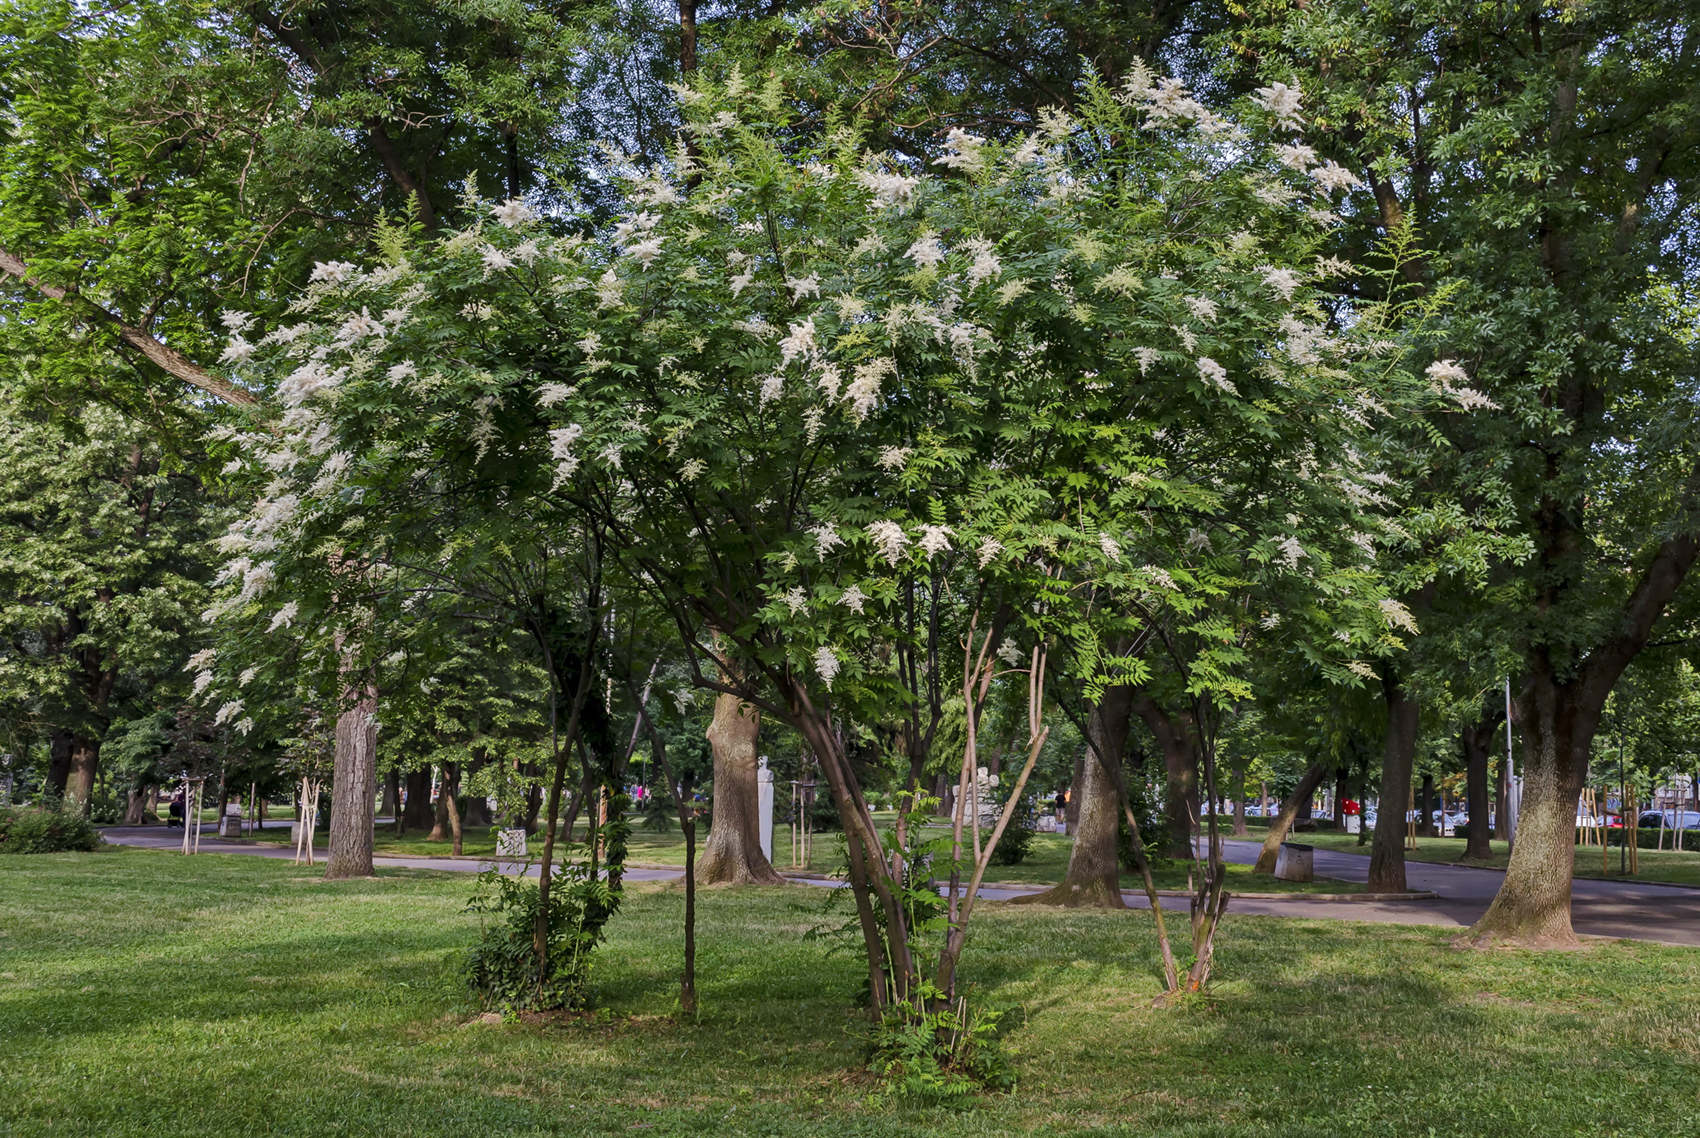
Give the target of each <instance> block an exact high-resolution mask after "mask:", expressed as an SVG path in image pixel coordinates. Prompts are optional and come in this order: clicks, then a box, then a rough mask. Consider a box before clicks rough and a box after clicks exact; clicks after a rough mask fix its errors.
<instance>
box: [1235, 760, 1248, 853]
mask: <svg viewBox="0 0 1700 1138" xmlns="http://www.w3.org/2000/svg"><path fill="white" fill-rule="evenodd" d="M1231 836H1232V837H1236V838H1248V837H1250V836H1251V831H1250V830H1247V829H1246V825H1245V771H1243V770H1239V771H1235V772H1234V829H1233V833H1232V835H1231Z"/></svg>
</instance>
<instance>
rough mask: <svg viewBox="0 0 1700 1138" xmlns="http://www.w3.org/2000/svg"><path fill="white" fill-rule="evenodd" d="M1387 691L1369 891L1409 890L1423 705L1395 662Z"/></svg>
mask: <svg viewBox="0 0 1700 1138" xmlns="http://www.w3.org/2000/svg"><path fill="white" fill-rule="evenodd" d="M1381 691H1382V695H1383V697H1384V698H1385V699H1386V701H1387V734H1386V736H1385V739H1384V741H1383V744H1382V751H1381V805H1380V807H1379V809H1378V811H1377V814H1376V819H1375V840H1374V841H1373V842H1372V843H1371V844H1370V850H1369V891H1370V892H1371V893H1403V892H1405V889H1406V886H1405V813H1406V810H1407V808H1408V805H1409V802H1410V793H1411V767H1412V765H1413V763H1414V762H1415V761H1416V755H1417V717H1418V712H1419V711H1420V707H1419V705H1418V703H1417V700H1416V697H1415V696H1413V695H1412V694H1411V692H1410V689H1409V688H1408V687H1407V686H1406V683H1405V679H1404V677H1402V676H1400V675H1399V674H1398V672H1396V671H1395V670H1394V666H1393V665H1392V664H1391V663H1389V664H1388V665H1387V674H1386V675H1385V676H1384V677H1382V681H1381Z"/></svg>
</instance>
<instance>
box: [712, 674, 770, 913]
mask: <svg viewBox="0 0 1700 1138" xmlns="http://www.w3.org/2000/svg"><path fill="white" fill-rule="evenodd" d="M760 735H761V713H760V712H759V711H757V710H756V708H755V707H754V706H753V705H751V704H748V703H744V702H742V701H741V700H739V699H738V697H737V696H733V695H725V694H722V695H720V696H718V697H716V698H715V701H714V718H713V720H712V721H711V722H710V723H709V725H708V745H709V748H710V749H711V750H712V751H713V752H714V811H713V814H712V815H711V823H710V826H709V831H708V841H706V842H704V843H703V851H702V861H701V863H700V864H699V865H698V866H697V869H696V881H697V883H698V884H700V885H783V884H785V879H784V878H783V877H781V876H779V874H778V873H777V872H776V871H775V870H774V868H773V866H772V865H770V864H769V863H768V860H767V855H766V854H764V853H762V851H761V819H760V817H759V812H758V810H757V805H758V797H757V791H756V751H757V743H758V740H759V738H760Z"/></svg>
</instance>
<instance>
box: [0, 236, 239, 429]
mask: <svg viewBox="0 0 1700 1138" xmlns="http://www.w3.org/2000/svg"><path fill="white" fill-rule="evenodd" d="M0 272H4V273H6V274H7V275H8V276H11V277H15V278H17V279H18V280H19V281H21V282H23V283H24V284H25V285H27V286H29V287H30V288H32V289H34V290H35V291H37V292H39V293H41V294H42V295H43V296H45V297H48V298H49V299H51V300H57V301H60V302H62V303H64V304H67V305H69V304H72V303H76V304H78V305H80V306H81V307H82V309H83V311H84V312H85V313H86V314H87V315H88V316H90V317H92V318H93V319H94V320H95V321H96V322H98V323H102V324H107V325H110V326H111V327H113V328H115V329H117V331H118V338H119V339H120V340H122V341H124V343H126V344H128V345H130V346H131V347H132V348H135V349H136V350H137V351H139V352H141V353H142V355H144V356H146V357H147V358H148V359H149V360H151V361H152V362H153V363H154V364H155V365H157V366H158V367H159V368H160V369H162V370H163V371H165V372H167V373H169V374H171V375H173V376H175V377H176V378H178V379H180V380H182V381H183V382H184V383H187V384H188V385H189V386H190V387H198V388H200V389H201V390H202V391H205V392H206V393H207V394H208V395H212V396H215V397H217V398H219V399H222V400H224V401H225V402H226V403H233V404H235V405H237V406H240V407H246V406H251V405H252V404H253V403H254V402H255V398H254V397H253V396H252V395H250V394H248V393H247V392H246V391H243V390H241V389H240V388H236V387H232V386H231V385H230V384H228V383H226V382H225V381H224V380H222V379H220V378H218V376H216V375H213V374H212V373H210V372H207V371H203V370H202V369H201V368H199V367H197V366H196V365H195V364H194V363H193V362H192V361H191V360H190V359H189V357H188V356H185V355H184V354H183V353H182V352H180V351H178V350H177V349H176V348H173V347H171V346H170V345H169V344H162V343H160V342H159V341H158V340H156V339H154V338H153V337H152V336H150V335H148V334H147V333H146V332H144V331H142V330H141V329H140V328H137V327H136V326H135V325H133V324H127V323H125V322H124V319H123V318H122V317H121V316H119V315H118V314H117V313H115V312H109V311H107V310H106V309H104V308H102V307H101V306H100V305H98V304H95V303H94V302H93V301H91V300H89V299H87V298H86V297H82V296H72V295H71V294H70V293H68V292H67V291H66V290H65V289H62V288H58V287H57V286H54V285H50V284H46V283H45V282H43V281H40V280H37V279H36V278H35V277H32V276H30V273H29V266H27V265H26V264H24V261H23V258H21V257H18V256H15V255H14V254H12V253H9V252H7V251H6V250H5V249H0Z"/></svg>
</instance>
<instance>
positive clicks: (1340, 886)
mask: <svg viewBox="0 0 1700 1138" xmlns="http://www.w3.org/2000/svg"><path fill="white" fill-rule="evenodd" d="M875 821H876V824H878V825H879V826H880V828H881V829H882V830H883V829H884V828H886V827H887V826H889V825H891V824H892V818H891V817H890V816H889V815H887V814H885V813H883V812H882V813H881V814H878V815H876V817H875ZM583 832H584V831H583V830H582V828H581V829H580V830H579V834H580V836H582V835H583ZM927 833H928V834H929V835H935V834H937V835H945V834H948V833H949V831H948V829H947V828H945V827H942V826H940V827H928V828H927ZM256 836H257V837H258V838H260V839H261V840H264V841H268V842H276V843H283V844H287V843H288V841H289V831H287V830H284V829H282V828H279V829H276V830H262V831H260V832H259V834H257V835H256ZM426 837H427V834H426V833H423V832H420V831H409V832H408V833H407V834H404V835H403V836H401V837H399V838H398V837H396V836H395V834H394V832H393V831H392V830H390V828H389V827H388V826H380V827H379V828H378V832H377V835H376V838H375V841H374V845H373V850H374V852H376V853H378V854H379V855H382V856H389V857H448V856H450V855H449V848H450V847H449V844H448V843H447V842H431V841H426ZM323 841H324V836H323V835H322V834H321V835H320V843H321V844H323ZM1072 844H1073V840H1072V839H1071V838H1069V837H1068V836H1066V835H1063V834H1034V835H1033V846H1032V849H1031V850H1030V852H1029V854H1028V857H1027V858H1026V860H1024V861H1023V862H1022V863H1021V864H1020V865H1010V866H1004V865H993V866H989V867H988V868H987V870H986V881H987V882H988V883H989V884H1004V885H1054V884H1055V883H1057V882H1058V881H1061V880H1062V877H1063V872H1064V871H1065V870H1066V869H1067V868H1068V854H1069V848H1070V847H1071V846H1072ZM627 845H628V849H629V851H630V853H629V857H628V860H629V861H630V862H631V863H632V864H633V865H645V866H669V867H671V866H679V867H682V866H683V865H684V864H685V838H684V835H683V834H682V833H680V831H679V829H678V826H677V824H676V823H675V824H674V825H673V826H672V828H671V829H668V830H663V831H652V830H646V829H643V828H642V827H641V826H634V828H633V830H632V834H631V838H630V840H629V842H628V843H627ZM773 847H774V855H775V863H776V865H777V867H778V868H779V869H780V870H782V871H786V872H789V871H792V870H796V871H798V872H809V873H821V874H831V873H835V872H837V871H838V870H839V869H840V868H841V867H842V866H843V865H844V843H843V840H842V838H841V837H840V836H839V835H838V834H836V833H833V832H826V833H817V834H815V835H814V838H813V848H812V851H811V854H812V856H811V857H810V858H809V860H808V862H807V864H806V865H796V866H794V865H792V858H791V827H789V826H786V825H780V826H775V827H774V830H773ZM540 848H541V846H540V845H539V844H538V842H537V841H536V840H535V839H533V841H532V843H531V849H532V852H533V853H536V852H537V850H538V849H540ZM461 850H462V856H464V857H473V858H478V857H483V858H489V857H494V856H495V854H496V836H495V830H493V829H486V828H478V829H468V830H466V831H465V832H463V833H462V835H461ZM697 856H698V857H700V856H702V838H701V836H700V835H699V836H698V839H697ZM1227 868H1228V879H1229V886H1228V887H1229V888H1230V889H1232V890H1238V891H1239V892H1242V893H1361V892H1362V891H1363V886H1362V885H1359V884H1354V883H1349V882H1344V881H1330V880H1319V881H1313V882H1305V883H1299V882H1291V881H1276V880H1275V879H1274V878H1273V877H1269V876H1259V875H1257V874H1254V873H1252V872H1251V868H1250V867H1249V866H1243V865H1230V866H1228V867H1227ZM1152 877H1153V878H1154V879H1155V880H1156V883H1157V887H1158V888H1159V889H1185V888H1188V884H1187V867H1186V864H1185V863H1184V862H1170V863H1167V864H1161V863H1160V864H1158V865H1157V866H1156V871H1155V872H1154V873H1153V874H1152ZM1122 886H1123V888H1126V889H1141V888H1143V887H1144V882H1143V880H1142V879H1141V878H1140V876H1139V875H1138V874H1136V873H1124V874H1122Z"/></svg>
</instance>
